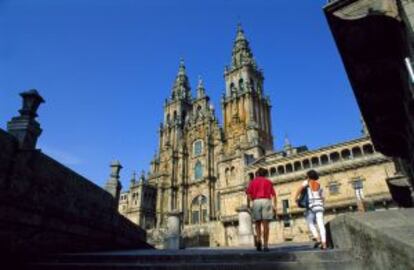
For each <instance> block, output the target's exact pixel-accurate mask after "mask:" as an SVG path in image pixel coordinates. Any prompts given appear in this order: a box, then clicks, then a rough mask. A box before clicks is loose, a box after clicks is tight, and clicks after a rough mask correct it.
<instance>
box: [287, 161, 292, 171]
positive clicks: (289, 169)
mask: <svg viewBox="0 0 414 270" xmlns="http://www.w3.org/2000/svg"><path fill="white" fill-rule="evenodd" d="M292 171H293V167H292V164H290V163H289V164H286V173H290V172H292Z"/></svg>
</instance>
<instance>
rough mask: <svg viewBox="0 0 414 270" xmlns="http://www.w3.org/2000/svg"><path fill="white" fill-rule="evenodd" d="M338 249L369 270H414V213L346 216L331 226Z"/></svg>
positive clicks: (405, 211)
mask: <svg viewBox="0 0 414 270" xmlns="http://www.w3.org/2000/svg"><path fill="white" fill-rule="evenodd" d="M330 230H331V235H332V241H333V244H334V246H335V248H341V249H350V250H351V252H352V254H353V256H354V257H355V258H357V259H359V260H361V261H362V262H363V264H364V265H365V266H366V269H378V270H381V269H384V270H385V269H414V209H404V210H392V211H377V212H369V213H365V214H361V213H358V214H353V215H350V214H348V215H342V216H339V217H337V218H336V219H334V220H332V221H331V222H330Z"/></svg>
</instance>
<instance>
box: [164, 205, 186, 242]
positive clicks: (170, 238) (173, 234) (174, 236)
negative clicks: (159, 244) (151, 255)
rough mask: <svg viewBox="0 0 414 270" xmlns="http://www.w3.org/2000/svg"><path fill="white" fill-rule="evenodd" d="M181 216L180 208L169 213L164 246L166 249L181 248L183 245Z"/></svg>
mask: <svg viewBox="0 0 414 270" xmlns="http://www.w3.org/2000/svg"><path fill="white" fill-rule="evenodd" d="M181 216H182V213H181V212H180V211H178V210H173V211H171V212H169V213H167V235H166V237H165V243H164V248H166V249H180V248H182V247H183V245H182V244H183V241H182V237H181Z"/></svg>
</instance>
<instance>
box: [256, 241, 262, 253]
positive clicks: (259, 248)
mask: <svg viewBox="0 0 414 270" xmlns="http://www.w3.org/2000/svg"><path fill="white" fill-rule="evenodd" d="M256 250H257V251H261V250H262V242H256Z"/></svg>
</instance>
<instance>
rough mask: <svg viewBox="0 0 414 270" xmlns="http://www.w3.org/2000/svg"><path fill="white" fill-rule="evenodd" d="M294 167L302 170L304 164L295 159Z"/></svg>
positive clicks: (296, 169)
mask: <svg viewBox="0 0 414 270" xmlns="http://www.w3.org/2000/svg"><path fill="white" fill-rule="evenodd" d="M293 167H294V169H295V171H299V170H302V164H301V163H300V161H295V163H293Z"/></svg>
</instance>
